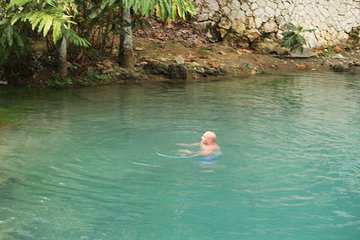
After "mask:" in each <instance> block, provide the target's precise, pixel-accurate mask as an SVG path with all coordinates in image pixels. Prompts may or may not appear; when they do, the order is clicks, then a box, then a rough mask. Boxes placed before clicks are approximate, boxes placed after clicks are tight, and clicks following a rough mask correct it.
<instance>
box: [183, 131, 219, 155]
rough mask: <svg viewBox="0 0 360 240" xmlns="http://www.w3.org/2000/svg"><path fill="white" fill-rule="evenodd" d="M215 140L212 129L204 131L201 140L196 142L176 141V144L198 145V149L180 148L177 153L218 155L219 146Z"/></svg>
mask: <svg viewBox="0 0 360 240" xmlns="http://www.w3.org/2000/svg"><path fill="white" fill-rule="evenodd" d="M215 141H216V134H215V133H214V132H212V131H206V132H205V133H204V134H203V135H202V136H201V141H200V142H198V143H190V144H186V143H178V144H177V145H178V146H199V147H200V150H199V151H191V150H188V149H181V150H179V153H182V154H196V155H201V156H210V155H220V154H221V151H220V147H219V146H218V145H217V144H216V143H215Z"/></svg>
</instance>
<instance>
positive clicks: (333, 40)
mask: <svg viewBox="0 0 360 240" xmlns="http://www.w3.org/2000/svg"><path fill="white" fill-rule="evenodd" d="M194 4H195V6H196V10H197V12H196V15H195V19H196V24H198V25H200V26H201V27H202V28H203V29H204V30H205V31H206V32H207V36H208V38H209V39H210V40H212V41H221V40H226V41H228V42H229V43H230V44H233V45H237V46H240V47H249V46H254V45H257V44H259V43H264V42H271V43H276V42H279V39H280V37H281V32H283V31H284V30H286V29H285V28H284V25H285V23H288V22H291V23H293V24H295V25H300V26H302V27H303V28H305V29H316V31H315V32H313V33H307V34H306V35H305V37H306V40H307V41H308V44H309V46H308V47H312V48H314V47H320V46H326V45H331V44H337V43H344V42H345V41H347V40H349V38H350V35H352V34H353V33H354V32H356V31H359V29H360V17H359V16H360V0H330V1H329V0H194Z"/></svg>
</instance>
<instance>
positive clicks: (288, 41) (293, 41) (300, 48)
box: [281, 23, 315, 53]
mask: <svg viewBox="0 0 360 240" xmlns="http://www.w3.org/2000/svg"><path fill="white" fill-rule="evenodd" d="M285 27H286V28H287V31H285V32H282V33H281V35H282V39H281V46H282V47H285V48H289V49H290V51H291V52H300V53H302V52H304V45H306V44H307V41H306V40H305V38H304V37H303V36H302V34H303V33H305V32H314V31H315V29H304V28H303V27H302V26H299V25H298V26H296V25H294V24H293V23H286V25H285Z"/></svg>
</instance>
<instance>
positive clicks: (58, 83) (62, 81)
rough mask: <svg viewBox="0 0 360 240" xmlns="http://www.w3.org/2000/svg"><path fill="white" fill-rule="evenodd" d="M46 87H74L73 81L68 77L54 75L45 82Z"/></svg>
mask: <svg viewBox="0 0 360 240" xmlns="http://www.w3.org/2000/svg"><path fill="white" fill-rule="evenodd" d="M47 85H48V86H49V87H52V88H69V87H72V86H73V85H74V83H73V80H72V79H71V78H69V77H63V76H61V75H59V74H54V75H53V76H52V79H50V80H49V81H48V82H47Z"/></svg>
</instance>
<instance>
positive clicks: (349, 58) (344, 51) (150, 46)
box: [17, 21, 360, 87]
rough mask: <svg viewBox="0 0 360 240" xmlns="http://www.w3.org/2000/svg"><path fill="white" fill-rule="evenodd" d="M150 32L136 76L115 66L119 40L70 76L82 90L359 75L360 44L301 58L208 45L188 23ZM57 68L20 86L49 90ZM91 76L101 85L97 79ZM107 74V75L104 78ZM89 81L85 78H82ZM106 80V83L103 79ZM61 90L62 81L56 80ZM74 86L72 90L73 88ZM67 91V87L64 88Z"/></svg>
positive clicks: (137, 46)
mask: <svg viewBox="0 0 360 240" xmlns="http://www.w3.org/2000/svg"><path fill="white" fill-rule="evenodd" d="M152 26H153V27H152V28H151V29H146V30H136V31H134V33H133V36H134V38H133V40H134V52H135V73H134V74H133V73H128V72H126V71H125V72H124V70H122V69H120V68H119V66H118V65H117V63H116V56H117V53H118V52H117V46H118V43H117V42H115V44H114V46H113V48H112V50H111V52H112V54H110V55H109V56H106V57H101V58H99V59H98V60H96V62H94V63H91V65H89V64H88V65H84V66H83V69H81V71H79V72H80V73H81V74H78V73H75V74H74V73H73V74H72V75H71V76H70V77H71V78H75V79H76V78H77V80H75V81H74V82H75V84H74V85H77V84H76V82H78V83H79V85H82V86H91V85H98V84H122V83H131V82H151V81H172V80H178V79H182V80H183V81H185V80H186V81H199V80H202V79H209V78H212V79H214V78H217V79H219V78H220V79H221V78H224V77H225V76H226V77H232V76H236V77H240V78H245V77H248V76H251V75H255V74H283V73H289V72H296V71H319V72H323V71H336V72H347V73H356V74H359V73H360V45H359V44H358V45H354V44H352V45H343V46H331V47H329V48H325V49H313V50H308V51H307V52H306V53H305V54H303V55H297V56H294V55H285V54H284V53H286V50H285V49H281V48H278V47H276V49H272V48H271V47H270V48H266V49H256V50H251V49H241V48H235V47H231V46H229V45H227V44H226V43H224V42H217V43H213V42H209V41H207V39H206V37H205V36H204V33H203V32H201V30H199V29H196V28H194V27H193V26H192V25H191V24H190V23H186V22H185V23H184V22H181V23H179V24H173V25H170V26H164V25H163V24H162V23H159V22H156V21H153V22H152ZM53 73H54V69H53V68H48V69H46V68H43V69H40V70H39V71H38V72H37V73H35V74H33V76H32V77H30V78H29V77H27V78H22V79H20V80H19V81H18V82H17V83H19V85H25V86H49V84H48V83H49V82H51V81H54V79H53ZM89 73H90V74H91V75H92V76H95V78H99V79H100V81H93V79H90V78H89ZM104 75H105V77H104ZM86 77H88V79H87V80H85V84H84V80H82V79H84V78H86ZM104 79H105V80H104ZM58 81H59V83H60V87H62V86H63V85H61V84H63V83H61V81H63V80H62V79H58ZM70 86H73V85H71V84H70ZM65 87H66V85H65Z"/></svg>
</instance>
